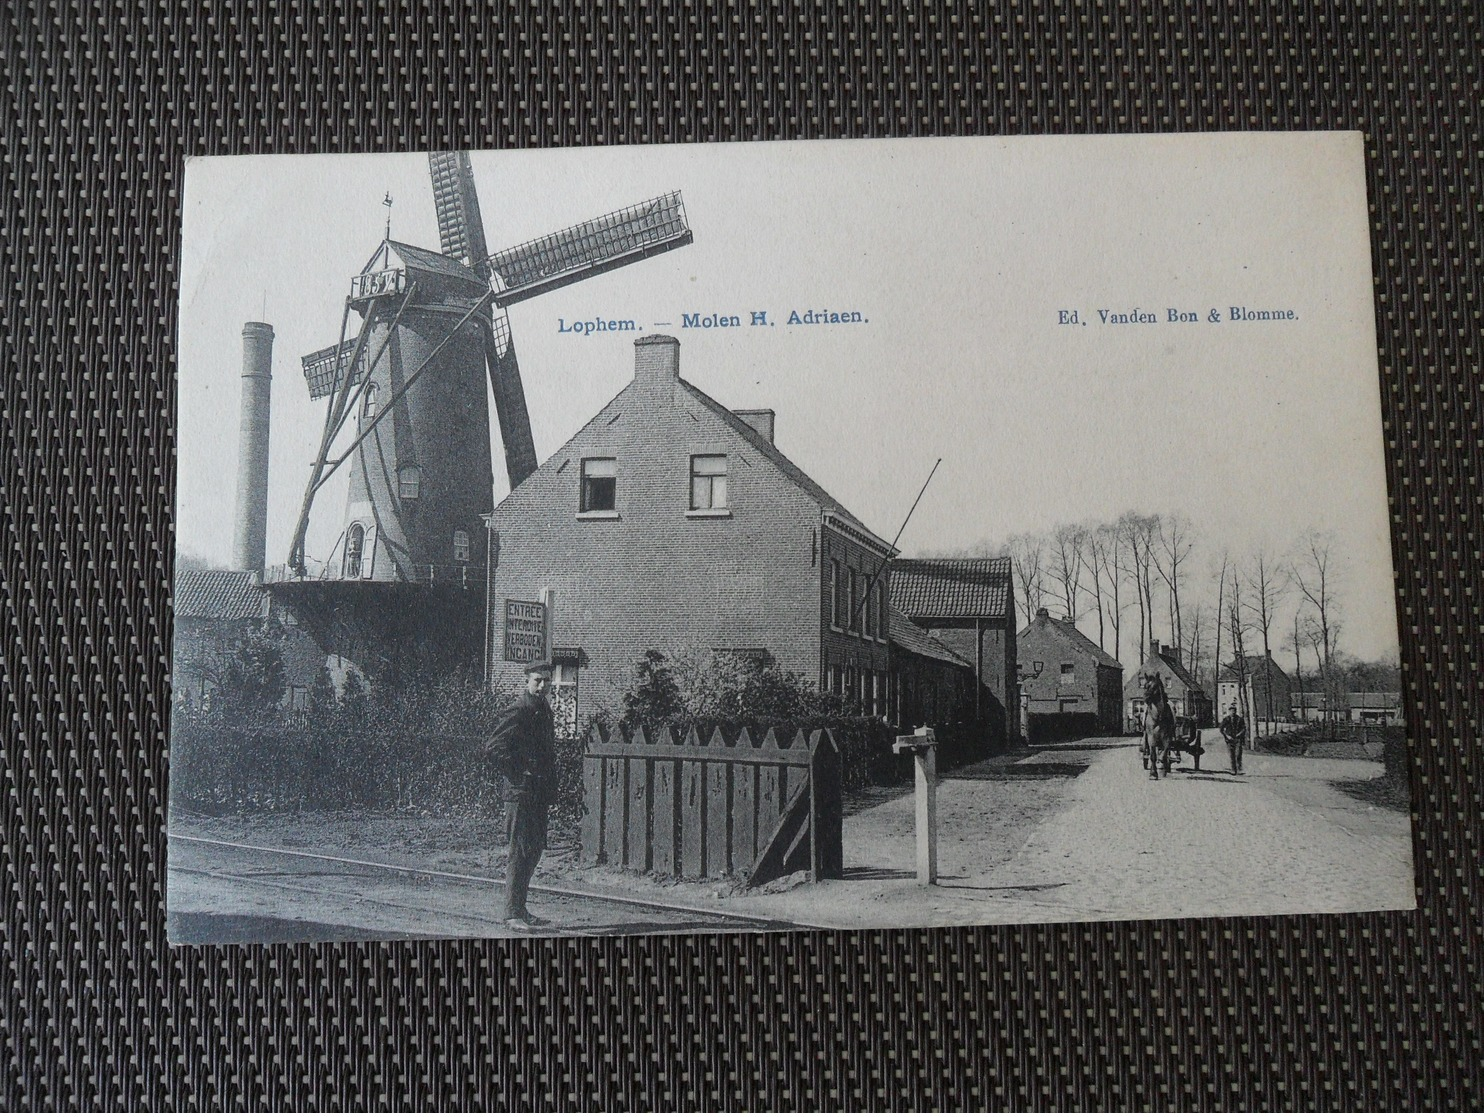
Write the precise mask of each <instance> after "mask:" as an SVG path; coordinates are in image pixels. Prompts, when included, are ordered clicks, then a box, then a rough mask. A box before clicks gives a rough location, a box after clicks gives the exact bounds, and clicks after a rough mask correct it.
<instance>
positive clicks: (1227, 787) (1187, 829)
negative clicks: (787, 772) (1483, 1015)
mask: <svg viewBox="0 0 1484 1117" xmlns="http://www.w3.org/2000/svg"><path fill="white" fill-rule="evenodd" d="M1206 749H1207V751H1206V754H1205V757H1204V758H1203V763H1202V767H1203V768H1205V769H1206V771H1202V772H1195V771H1193V770H1191V768H1190V766H1189V763H1188V761H1187V762H1186V763H1185V764H1184V765H1181V766H1180V767H1179V768H1178V769H1177V771H1176V772H1175V773H1174V775H1173V776H1172V777H1171V778H1168V779H1161V780H1159V781H1157V782H1156V781H1152V780H1150V779H1149V778H1148V776H1147V774H1146V772H1145V771H1144V769H1143V767H1142V766H1141V764H1140V761H1139V754H1138V750H1137V749H1136V748H1134V747H1133V746H1132V744H1131V743H1129V742H1128V741H1127V740H1126V739H1116V738H1115V739H1109V740H1101V741H1084V742H1079V743H1078V744H1077V745H1073V746H1066V747H1061V748H1054V749H1046V750H1042V751H1039V752H1036V753H1033V754H1032V755H1030V756H1028V757H1024V758H1018V759H1016V760H1014V761H1012V762H1010V763H1001V762H999V761H994V760H991V761H987V762H984V763H981V764H979V765H975V766H973V767H970V768H968V769H964V770H960V771H958V772H954V773H951V774H950V775H949V776H948V777H947V778H945V779H943V780H942V781H941V783H940V786H939V798H938V809H939V826H940V835H939V843H940V844H939V874H940V876H939V883H938V885H937V886H935V887H923V886H922V885H919V884H918V883H917V882H916V880H915V879H914V866H915V860H914V856H915V855H914V850H913V847H912V844H911V842H910V840H903V839H904V838H905V839H910V837H911V834H912V818H913V816H912V809H913V808H912V799H911V796H910V795H903V796H899V797H897V798H895V799H893V800H891V801H889V802H885V803H882V804H880V805H879V806H876V807H873V808H870V809H868V810H866V811H862V812H858V813H856V814H854V815H852V816H851V817H848V818H847V819H846V821H845V863H846V879H845V880H843V881H827V882H824V883H822V884H820V885H814V886H810V887H808V888H801V889H798V890H796V891H792V892H788V893H784V894H781V895H777V896H765V897H759V898H747V899H742V898H738V899H736V900H734V901H732V902H731V904H729V906H732V905H735V907H736V909H737V910H738V911H739V912H745V913H747V914H751V915H758V916H762V915H771V916H773V917H775V918H781V919H798V920H800V921H805V920H807V921H809V922H813V923H817V924H828V925H831V926H841V927H845V926H862V925H870V926H878V927H879V926H887V927H889V926H928V925H943V924H956V923H1022V922H1064V921H1075V920H1089V919H1124V918H1144V917H1192V916H1211V915H1241V914H1249V915H1255V914H1281V913H1285V912H1324V911H1356V910H1371V909H1388V908H1411V907H1413V906H1414V898H1413V897H1414V892H1413V885H1412V868H1411V857H1412V845H1411V832H1410V820H1409V817H1408V815H1407V814H1406V813H1405V812H1402V811H1393V810H1387V809H1384V808H1379V807H1375V806H1372V805H1370V804H1367V803H1365V802H1362V801H1360V800H1358V799H1355V798H1353V797H1351V796H1350V795H1347V794H1346V793H1344V792H1342V791H1340V790H1339V789H1338V788H1336V787H1335V786H1334V784H1335V783H1336V782H1339V781H1348V780H1368V779H1373V778H1377V777H1379V776H1380V774H1381V770H1382V769H1381V765H1380V764H1379V763H1377V762H1375V761H1373V760H1368V759H1318V758H1309V757H1282V756H1266V755H1254V754H1252V753H1250V752H1249V753H1248V755H1247V758H1246V761H1245V765H1244V766H1245V769H1246V772H1245V774H1244V775H1243V776H1241V777H1234V776H1232V775H1231V774H1230V772H1229V771H1228V770H1227V767H1228V761H1227V757H1226V751H1225V748H1224V746H1223V745H1222V742H1221V740H1220V735H1219V734H1217V733H1214V732H1212V731H1208V733H1207V741H1206ZM1354 751H1355V752H1356V753H1357V754H1359V753H1360V750H1359V748H1358V747H1356V749H1355V750H1354ZM1083 765H1086V767H1085V770H1083V771H1082V772H1081V774H1080V775H1076V776H1069V775H1067V774H1066V773H1067V772H1068V771H1069V770H1076V769H1079V768H1081V767H1082V766H1083ZM1212 769H1214V770H1212ZM892 835H897V836H898V837H897V838H896V840H895V841H893V840H892Z"/></svg>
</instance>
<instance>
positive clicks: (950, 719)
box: [888, 609, 974, 728]
mask: <svg viewBox="0 0 1484 1117" xmlns="http://www.w3.org/2000/svg"><path fill="white" fill-rule="evenodd" d="M888 616H889V618H890V620H891V675H892V699H893V701H892V709H891V711H890V720H891V721H892V722H894V723H895V724H896V725H899V726H902V727H904V728H916V727H917V726H920V725H930V726H934V727H937V728H941V727H943V726H945V725H954V724H961V723H963V722H966V721H969V720H971V719H972V718H973V716H974V665H973V664H972V663H970V662H968V660H966V659H964V658H963V657H962V656H960V655H958V654H957V653H955V652H954V651H953V650H952V649H950V648H949V647H948V646H947V645H945V644H943V643H942V642H940V641H938V640H935V639H933V638H932V637H931V636H929V635H928V634H927V633H926V632H924V631H923V630H922V629H920V628H918V627H917V626H916V625H915V624H913V623H912V622H911V621H909V620H908V619H907V618H906V617H905V616H903V615H902V614H901V613H900V612H899V611H898V610H896V609H891V610H889V612H888Z"/></svg>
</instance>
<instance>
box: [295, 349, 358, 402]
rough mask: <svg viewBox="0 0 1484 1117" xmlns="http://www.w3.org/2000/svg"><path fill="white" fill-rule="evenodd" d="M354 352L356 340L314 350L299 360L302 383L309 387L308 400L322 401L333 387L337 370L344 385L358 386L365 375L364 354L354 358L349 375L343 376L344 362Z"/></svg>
mask: <svg viewBox="0 0 1484 1117" xmlns="http://www.w3.org/2000/svg"><path fill="white" fill-rule="evenodd" d="M355 351H356V340H355V339H354V338H352V339H351V340H350V341H347V342H345V343H343V344H341V345H327V346H325V348H323V349H316V350H315V351H314V352H313V353H306V354H305V355H304V356H303V357H302V358H300V363H301V364H302V365H303V366H304V381H305V383H306V384H308V385H309V398H310V399H324V398H325V397H326V396H327V395H329V394H330V393H331V392H332V391H333V390H334V387H335V377H336V373H337V370H339V375H341V376H342V377H344V383H345V384H358V383H360V381H361V380H362V379H363V378H364V377H365V375H366V354H365V352H364V351H363V352H362V353H361V355H360V356H359V357H357V358H356V363H355V365H354V367H352V368H351V370H350V375H349V376H346V375H345V371H344V369H345V362H346V361H348V360H350V358H351V355H352V354H353V353H355Z"/></svg>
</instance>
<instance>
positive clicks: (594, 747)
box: [582, 729, 844, 885]
mask: <svg viewBox="0 0 1484 1117" xmlns="http://www.w3.org/2000/svg"><path fill="white" fill-rule="evenodd" d="M583 806H584V812H583V819H582V855H583V861H584V863H585V864H588V865H609V866H612V867H615V868H623V869H631V870H634V871H637V872H646V873H655V874H657V875H659V876H665V877H673V878H677V879H681V880H704V879H708V878H716V877H725V876H740V877H741V878H742V879H743V880H744V881H745V882H746V883H748V884H751V885H756V884H762V883H765V882H766V881H768V880H771V879H773V878H774V877H779V876H786V875H788V874H790V873H794V872H798V871H799V870H801V869H802V870H806V871H807V872H808V873H809V875H810V878H811V879H814V880H819V879H822V878H827V877H839V876H840V875H841V873H842V871H843V867H844V850H843V842H842V832H841V819H842V808H841V780H840V750H839V747H838V745H837V744H836V742H835V739H834V736H833V734H831V733H830V732H829V731H828V730H815V731H812V732H809V733H805V732H802V731H800V732H796V733H794V734H792V735H787V734H786V735H785V740H784V741H782V742H780V741H779V740H778V738H777V736H776V735H775V734H774V732H773V731H772V730H769V731H768V732H767V733H766V734H764V735H762V736H761V737H759V738H754V736H753V735H752V734H751V733H749V732H748V731H747V730H745V729H743V730H740V731H732V732H723V731H722V730H720V729H717V730H715V731H714V732H712V733H711V734H710V736H709V737H708V738H706V739H705V740H704V741H703V740H702V739H701V737H700V735H699V734H697V732H696V731H695V730H691V731H690V732H689V733H688V734H687V735H686V736H685V738H684V739H683V740H677V739H676V736H675V734H674V733H673V732H672V731H670V730H669V729H664V730H661V731H660V732H658V733H656V734H655V735H654V740H652V741H651V740H647V739H646V738H645V736H644V733H643V731H642V730H640V731H638V732H637V733H635V734H634V736H633V737H632V739H629V740H625V739H623V738H622V737H617V736H616V737H607V736H603V735H601V734H600V735H599V737H598V739H596V740H595V741H593V742H591V743H590V744H589V745H588V747H587V751H586V752H585V754H584V756H583Z"/></svg>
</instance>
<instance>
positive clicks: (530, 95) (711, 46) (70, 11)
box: [0, 0, 1484, 1109]
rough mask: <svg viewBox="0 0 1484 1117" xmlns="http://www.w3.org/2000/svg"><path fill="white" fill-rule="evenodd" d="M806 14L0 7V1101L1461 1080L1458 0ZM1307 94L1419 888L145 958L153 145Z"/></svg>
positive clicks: (1475, 955) (758, 124)
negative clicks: (1094, 914) (1405, 732)
mask: <svg viewBox="0 0 1484 1117" xmlns="http://www.w3.org/2000/svg"><path fill="white" fill-rule="evenodd" d="M844 7H845V10H843V11H841V12H840V13H839V14H838V15H836V16H834V17H811V18H809V19H805V18H800V17H795V16H793V15H791V14H789V13H788V12H787V11H786V10H785V9H784V8H780V7H776V6H771V5H769V6H765V7H763V8H761V9H760V10H757V11H747V12H739V13H732V12H730V11H723V10H720V9H717V8H713V7H709V6H705V5H700V4H697V5H692V6H690V7H686V8H679V9H676V10H674V11H673V12H670V13H663V12H653V13H650V12H641V11H640V10H639V9H638V7H637V6H631V7H628V8H620V7H619V6H618V5H614V4H610V5H608V6H606V7H603V8H599V7H598V6H597V5H591V6H584V7H583V8H581V9H579V8H577V7H575V6H571V5H560V6H559V5H551V4H545V5H538V6H536V7H532V8H528V7H526V6H525V5H521V4H511V5H509V6H508V7H506V8H502V9H501V10H500V12H499V13H498V14H495V15H490V16H478V17H476V16H475V15H473V14H472V13H471V11H470V9H469V8H468V7H466V6H463V5H457V6H456V5H449V6H448V8H449V14H447V15H444V16H428V17H425V18H422V19H420V20H415V19H413V18H411V17H408V16H406V15H404V14H403V13H401V12H392V11H391V10H390V9H389V8H376V9H373V11H372V12H371V13H370V14H354V13H352V14H345V15H341V14H338V13H336V12H334V11H332V10H331V9H329V7H328V6H326V7H324V8H323V9H322V8H321V7H320V6H319V5H316V4H311V3H307V2H306V3H300V4H297V5H294V4H285V5H283V6H281V7H280V8H279V9H278V10H277V12H276V13H270V12H268V11H266V10H265V11H263V12H260V13H258V14H251V11H250V9H249V8H248V7H247V6H245V5H231V6H227V5H217V4H205V3H203V4H199V5H198V4H190V5H181V6H180V7H178V8H176V9H173V10H172V9H169V8H155V7H153V6H150V5H126V4H117V3H110V2H108V0H100V2H97V3H83V2H82V0H49V2H47V3H42V2H40V0H16V2H13V3H10V4H5V5H0V44H3V45H0V50H3V51H4V53H5V61H6V67H5V76H4V79H3V89H0V114H3V124H0V130H3V131H0V134H3V136H4V144H3V156H4V163H3V173H4V176H5V179H6V182H5V184H4V189H3V190H0V228H3V230H4V241H3V245H0V254H3V259H4V269H5V297H4V299H3V300H0V314H3V321H0V326H3V329H4V338H3V344H0V365H3V367H0V401H3V410H0V420H3V435H0V439H3V445H0V492H3V510H4V520H3V523H0V529H3V536H4V538H3V541H0V596H3V614H0V671H3V680H0V684H3V686H0V710H3V712H0V717H3V719H4V779H3V783H0V911H3V921H4V925H3V933H0V1106H5V1107H7V1108H11V1107H24V1106H40V1107H79V1106H80V1107H96V1106H121V1107H144V1106H149V1107H202V1106H210V1107H231V1108H237V1107H270V1106H271V1107H285V1106H289V1107H302V1108H317V1107H371V1108H380V1107H386V1106H402V1107H433V1106H449V1105H464V1106H475V1107H484V1106H491V1107H495V1108H504V1107H517V1108H529V1107H534V1108H548V1107H567V1108H571V1107H575V1106H590V1107H600V1108H603V1107H606V1108H618V1107H632V1108H646V1107H679V1108H702V1109H709V1108H717V1107H732V1108H760V1107H795V1108H814V1107H821V1108H830V1107H840V1106H850V1107H862V1108H901V1107H909V1106H910V1107H917V1108H920V1107H945V1108H965V1107H970V1108H979V1107H1001V1106H1032V1107H1048V1106H1051V1107H1072V1106H1083V1107H1131V1106H1133V1107H1137V1106H1154V1107H1166V1106H1182V1107H1194V1108H1206V1107H1232V1106H1295V1107H1303V1108H1310V1107H1355V1106H1374V1107H1391V1106H1402V1107H1409V1106H1419V1107H1458V1106H1466V1107H1471V1106H1478V1105H1481V1104H1484V1091H1481V1088H1480V1083H1479V1075H1480V1071H1479V1070H1478V1066H1479V1059H1480V1052H1479V1042H1480V1041H1479V1034H1480V1029H1479V1027H1478V1025H1479V1023H1480V1019H1479V1018H1480V1013H1479V1001H1480V993H1481V988H1484V974H1481V971H1480V957H1479V955H1480V951H1479V944H1480V941H1481V937H1480V936H1481V931H1480V928H1481V914H1484V913H1481V911H1480V899H1479V898H1480V895H1481V891H1480V889H1481V884H1484V879H1481V871H1480V858H1479V855H1478V847H1479V837H1478V836H1479V833H1480V825H1481V819H1480V796H1481V794H1484V781H1481V779H1480V777H1479V775H1478V772H1479V766H1480V760H1481V753H1480V749H1479V732H1480V713H1481V710H1484V702H1481V695H1480V690H1481V680H1484V674H1481V672H1480V669H1479V662H1480V648H1479V639H1480V637H1479V633H1480V612H1479V602H1480V599H1481V597H1484V578H1481V573H1480V572H1481V561H1480V556H1479V546H1480V544H1479V540H1480V539H1481V538H1484V523H1481V520H1484V512H1481V505H1480V501H1479V497H1478V477H1477V473H1478V467H1479V463H1480V461H1481V460H1484V441H1481V438H1484V436H1481V433H1480V425H1479V424H1480V418H1479V416H1480V411H1481V407H1480V402H1481V401H1480V394H1481V386H1480V380H1479V374H1478V364H1479V360H1480V336H1481V329H1480V313H1481V311H1480V297H1481V296H1480V292H1481V289H1484V269H1481V267H1480V263H1481V251H1484V250H1481V244H1484V232H1481V229H1480V217H1479V213H1480V205H1481V202H1484V181H1481V177H1484V176H1481V164H1480V158H1481V156H1480V152H1481V150H1484V145H1481V142H1480V130H1481V126H1480V116H1481V108H1480V106H1481V104H1484V79H1481V63H1480V61H1479V60H1480V58H1484V16H1481V12H1480V9H1479V7H1478V5H1476V4H1472V3H1459V4H1456V5H1453V4H1418V5H1415V6H1412V7H1411V8H1410V9H1409V10H1408V11H1407V12H1405V13H1395V14H1391V15H1384V14H1377V13H1374V12H1373V13H1371V14H1364V13H1362V12H1359V11H1348V12H1344V13H1339V12H1332V13H1329V14H1325V15H1308V14H1305V15H1290V14H1285V13H1284V12H1283V11H1281V10H1280V8H1278V7H1277V6H1274V7H1271V8H1268V9H1265V10H1263V11H1260V12H1257V13H1255V14H1252V15H1249V16H1243V17H1238V16H1237V15H1236V14H1234V13H1225V14H1218V12H1217V11H1216V10H1212V11H1210V12H1197V11H1194V10H1190V11H1187V6H1186V5H1176V4H1168V5H1160V6H1157V7H1156V6H1154V5H1137V6H1133V5H1126V4H1123V3H1115V2H1108V3H1101V4H1096V5H1092V4H1089V5H1085V6H1083V7H1081V8H1080V9H1078V10H1076V11H1063V10H1062V9H1060V8H1059V7H1056V6H1054V5H1052V4H1050V3H1029V2H1024V0H1022V2H1019V3H1013V2H1012V3H1006V4H1004V5H1001V6H1000V7H999V9H998V10H997V11H995V12H993V13H990V12H978V13H974V12H970V11H968V10H966V9H965V8H963V7H959V8H956V9H954V10H953V11H951V12H949V11H943V10H938V9H932V10H924V11H920V12H918V14H913V15H909V14H906V13H901V12H898V13H896V14H889V13H888V12H887V11H886V10H883V9H880V8H878V7H876V6H875V5H865V6H861V7H859V8H857V7H856V6H855V5H846V6H844ZM1303 7H1305V8H1307V7H1309V6H1308V5H1305V6H1303ZM440 10H441V6H440ZM1313 127H1318V128H1361V129H1364V130H1365V132H1366V134H1367V137H1368V150H1369V170H1368V174H1369V189H1370V197H1371V202H1372V212H1373V216H1374V221H1373V228H1374V233H1373V246H1374V254H1375V269H1376V297H1377V311H1378V322H1379V333H1380V346H1381V354H1382V357H1381V367H1382V375H1383V377H1384V388H1383V394H1384V412H1385V420H1386V436H1387V439H1388V445H1389V447H1390V453H1389V465H1388V469H1389V476H1390V481H1391V485H1392V492H1393V494H1394V499H1393V509H1394V514H1395V521H1394V523H1395V540H1396V554H1397V558H1398V562H1399V566H1400V574H1399V577H1398V591H1399V595H1400V605H1401V621H1402V650H1403V660H1404V663H1405V665H1406V668H1407V681H1408V685H1409V687H1410V693H1409V695H1408V697H1407V715H1408V718H1409V721H1410V724H1411V727H1412V730H1413V736H1414V741H1415V758H1416V761H1415V762H1416V776H1417V781H1416V792H1415V796H1416V800H1415V802H1416V810H1417V811H1418V813H1419V820H1420V821H1419V828H1418V833H1417V846H1418V866H1419V888H1420V891H1421V903H1422V906H1421V909H1420V910H1419V911H1418V912H1416V913H1415V914H1400V915H1369V916H1356V917H1344V918H1333V917H1326V918H1285V919H1275V920H1239V921H1231V922H1214V921H1207V922H1200V923H1145V924H1130V925H1116V926H1113V925H1105V926H1075V927H1056V928H1019V929H976V930H955V931H941V932H933V933H921V932H915V933H870V934H817V935H796V936H768V937H756V938H750V937H741V936H724V937H716V938H706V937H678V938H653V939H643V938H631V939H617V940H605V941H550V942H531V943H520V942H514V943H508V942H507V943H479V942H458V943H415V944H390V945H389V944H376V945H329V946H300V947H287V946H285V947H273V948H262V947H252V948H201V949H178V950H170V949H168V948H167V947H166V945H165V938H164V912H163V899H164V891H163V872H164V858H165V845H164V839H163V827H164V788H165V753H164V747H165V733H164V727H165V714H166V711H167V709H168V700H167V689H166V648H167V647H168V644H169V636H170V617H169V610H168V603H169V586H170V570H171V557H170V556H171V508H172V490H173V469H174V465H173V453H172V437H173V432H172V421H173V420H172V415H173V387H172V377H173V367H172V356H173V344H174V343H173V338H174V332H175V322H176V307H175V302H176V290H175V286H174V282H175V275H176V271H175V269H176V260H177V254H178V250H179V239H180V227H179V214H178V208H177V207H178V191H179V187H180V182H181V173H182V165H183V160H184V158H185V157H186V156H188V155H192V154H209V153H228V152H247V151H274V152H281V151H315V150H329V151H388V150H421V149H426V148H429V147H456V146H473V147H496V148H502V147H520V146H531V145H575V144H597V143H604V144H613V143H642V142H659V141H680V140H701V139H727V140H735V139H752V138H795V137H811V136H902V135H919V134H924V135H944V134H953V133H965V134H1018V133H1027V132H1043V131H1044V132H1120V131H1157V130H1179V131H1190V130H1226V129H1240V128H1258V129H1286V128H1313Z"/></svg>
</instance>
